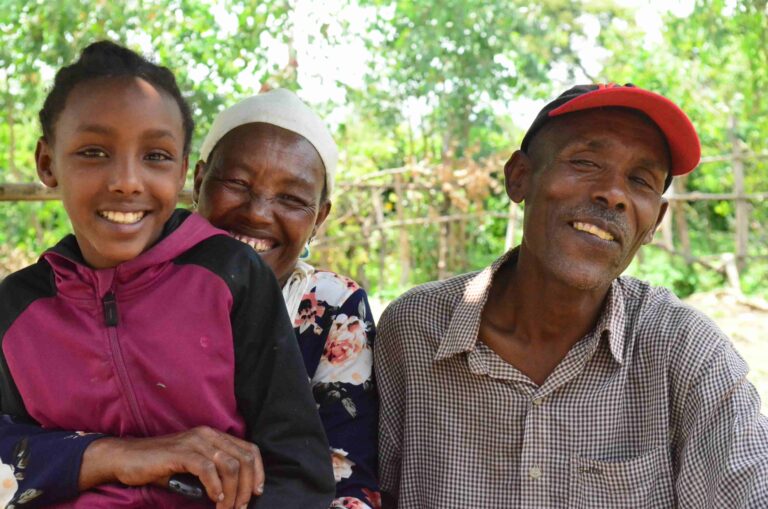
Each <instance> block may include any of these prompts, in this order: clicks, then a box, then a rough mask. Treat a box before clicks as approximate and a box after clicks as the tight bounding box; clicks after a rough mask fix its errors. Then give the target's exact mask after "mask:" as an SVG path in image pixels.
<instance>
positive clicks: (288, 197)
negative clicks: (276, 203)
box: [280, 194, 307, 207]
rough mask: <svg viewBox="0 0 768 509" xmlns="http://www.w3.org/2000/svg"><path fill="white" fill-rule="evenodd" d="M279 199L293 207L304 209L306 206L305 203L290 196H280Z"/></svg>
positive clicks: (296, 197)
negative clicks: (297, 206) (298, 206)
mask: <svg viewBox="0 0 768 509" xmlns="http://www.w3.org/2000/svg"><path fill="white" fill-rule="evenodd" d="M280 199H281V200H283V201H286V202H288V203H291V204H293V205H300V206H302V207H305V206H306V205H307V202H306V201H304V200H303V199H301V198H299V197H298V196H294V195H292V194H281V195H280Z"/></svg>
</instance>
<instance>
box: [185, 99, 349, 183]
mask: <svg viewBox="0 0 768 509" xmlns="http://www.w3.org/2000/svg"><path fill="white" fill-rule="evenodd" d="M254 122H263V123H265V124H272V125H276V126H278V127H282V128H283V129H287V130H289V131H292V132H294V133H296V134H299V135H301V136H303V137H304V138H306V140H307V141H309V142H310V143H311V144H312V146H314V147H315V150H317V153H318V154H320V159H322V161H323V165H324V166H325V188H326V190H327V192H328V195H329V196H330V194H331V191H333V180H334V175H335V174H336V162H337V161H338V159H339V151H338V148H336V142H334V141H333V138H332V137H331V133H330V132H329V131H328V128H327V127H326V126H325V123H323V121H322V120H320V117H318V116H317V115H316V114H315V112H313V111H312V110H311V109H309V107H308V106H307V105H306V104H304V103H303V102H302V101H301V99H299V98H298V97H297V96H296V94H294V93H293V92H291V91H290V90H287V89H285V88H276V89H274V90H270V91H269V92H265V93H263V94H258V95H254V96H251V97H249V98H247V99H244V100H242V101H240V102H239V103H237V104H235V105H234V106H232V107H230V108H227V109H226V110H224V111H222V112H221V113H219V114H218V116H217V117H216V119H215V120H214V121H213V125H212V126H211V129H210V131H208V136H206V137H205V141H203V146H202V148H201V149H200V159H202V160H203V161H205V162H207V161H208V157H209V156H210V155H211V152H212V151H213V148H214V147H215V146H216V144H217V143H218V142H219V140H221V139H222V138H223V137H224V136H225V135H226V134H227V133H228V132H229V131H231V130H232V129H235V128H236V127H240V126H241V125H245V124H251V123H254Z"/></svg>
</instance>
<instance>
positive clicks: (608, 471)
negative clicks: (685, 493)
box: [568, 446, 674, 509]
mask: <svg viewBox="0 0 768 509" xmlns="http://www.w3.org/2000/svg"><path fill="white" fill-rule="evenodd" d="M673 506H674V497H673V494H672V478H671V469H670V466H669V462H668V461H667V448H666V447H664V446H660V447H657V448H655V449H652V450H651V451H650V452H647V453H645V454H643V455H641V456H638V457H636V458H632V459H630V460H624V461H601V460H594V459H587V458H582V457H580V456H573V457H572V458H571V464H570V503H569V505H568V507H570V508H573V509H578V508H594V507H602V508H606V509H613V508H625V507H626V508H633V509H636V508H644V507H673Z"/></svg>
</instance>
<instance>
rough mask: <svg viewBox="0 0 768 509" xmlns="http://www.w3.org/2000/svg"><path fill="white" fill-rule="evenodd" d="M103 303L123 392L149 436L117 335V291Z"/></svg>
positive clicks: (110, 344)
mask: <svg viewBox="0 0 768 509" xmlns="http://www.w3.org/2000/svg"><path fill="white" fill-rule="evenodd" d="M101 303H102V308H103V310H104V323H105V324H106V326H107V334H108V335H109V346H110V348H111V350H112V358H113V359H114V361H115V366H116V368H117V377H118V379H119V380H120V384H121V385H122V387H123V393H124V394H125V395H126V398H127V399H128V405H129V407H130V411H131V414H132V415H133V419H134V421H136V423H137V424H138V425H139V427H140V428H141V431H142V433H143V434H144V436H149V432H148V430H147V425H146V423H145V422H144V418H143V417H142V415H141V412H140V411H139V402H138V400H137V399H136V394H135V393H134V392H133V385H132V384H131V379H130V377H129V376H128V369H127V368H126V367H125V359H124V358H123V351H122V349H121V348H120V341H119V340H118V337H117V324H118V323H119V321H120V320H119V315H118V312H117V299H116V298H115V293H114V292H113V291H112V290H110V291H108V292H107V293H106V295H104V297H103V298H102V300H101Z"/></svg>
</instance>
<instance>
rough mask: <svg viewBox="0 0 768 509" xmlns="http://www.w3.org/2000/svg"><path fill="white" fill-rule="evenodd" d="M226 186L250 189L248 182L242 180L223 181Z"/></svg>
mask: <svg viewBox="0 0 768 509" xmlns="http://www.w3.org/2000/svg"><path fill="white" fill-rule="evenodd" d="M221 181H222V183H224V185H226V186H229V187H232V188H235V189H249V188H250V186H249V185H248V182H246V181H245V180H240V179H222V180H221Z"/></svg>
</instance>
